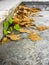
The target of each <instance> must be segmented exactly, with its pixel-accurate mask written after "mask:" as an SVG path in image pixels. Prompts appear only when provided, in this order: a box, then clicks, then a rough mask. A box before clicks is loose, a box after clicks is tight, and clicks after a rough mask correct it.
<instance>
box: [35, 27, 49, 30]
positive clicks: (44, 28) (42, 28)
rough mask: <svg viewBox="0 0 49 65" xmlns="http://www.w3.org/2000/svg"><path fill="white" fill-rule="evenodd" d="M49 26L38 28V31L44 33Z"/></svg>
mask: <svg viewBox="0 0 49 65" xmlns="http://www.w3.org/2000/svg"><path fill="white" fill-rule="evenodd" d="M48 28H49V26H37V27H36V29H37V30H39V31H43V30H46V29H48Z"/></svg>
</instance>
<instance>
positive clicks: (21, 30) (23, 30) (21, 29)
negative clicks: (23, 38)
mask: <svg viewBox="0 0 49 65" xmlns="http://www.w3.org/2000/svg"><path fill="white" fill-rule="evenodd" d="M19 32H22V33H24V32H26V33H31V32H32V31H31V30H26V29H24V28H20V29H19Z"/></svg>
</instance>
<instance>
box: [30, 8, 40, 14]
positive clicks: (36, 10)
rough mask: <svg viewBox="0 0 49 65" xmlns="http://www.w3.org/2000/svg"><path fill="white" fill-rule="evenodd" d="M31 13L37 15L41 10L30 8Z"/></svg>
mask: <svg viewBox="0 0 49 65" xmlns="http://www.w3.org/2000/svg"><path fill="white" fill-rule="evenodd" d="M30 11H31V12H33V13H36V12H39V11H41V10H40V9H39V8H35V7H33V8H30Z"/></svg>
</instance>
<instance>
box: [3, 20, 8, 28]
mask: <svg viewBox="0 0 49 65" xmlns="http://www.w3.org/2000/svg"><path fill="white" fill-rule="evenodd" d="M3 26H4V28H5V29H7V28H8V26H9V24H8V22H7V21H4V22H3Z"/></svg>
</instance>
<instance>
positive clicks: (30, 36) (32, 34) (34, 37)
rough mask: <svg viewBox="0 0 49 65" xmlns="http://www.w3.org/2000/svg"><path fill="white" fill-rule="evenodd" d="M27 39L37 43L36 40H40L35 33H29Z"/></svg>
mask: <svg viewBox="0 0 49 65" xmlns="http://www.w3.org/2000/svg"><path fill="white" fill-rule="evenodd" d="M28 38H29V39H31V40H32V41H37V40H42V38H40V37H39V36H38V35H37V34H35V33H30V34H29V36H28Z"/></svg>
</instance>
